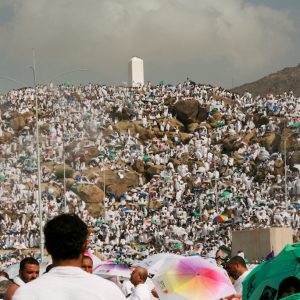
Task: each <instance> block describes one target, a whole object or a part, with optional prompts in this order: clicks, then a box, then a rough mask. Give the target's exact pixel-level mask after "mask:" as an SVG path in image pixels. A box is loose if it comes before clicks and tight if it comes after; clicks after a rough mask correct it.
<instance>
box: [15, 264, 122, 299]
mask: <svg viewBox="0 0 300 300" xmlns="http://www.w3.org/2000/svg"><path fill="white" fill-rule="evenodd" d="M27 299H28V300H29V299H30V300H53V299H55V300H67V299H72V300H83V299H89V300H116V299H118V300H125V299H126V298H125V296H124V295H123V294H122V292H121V290H120V289H119V288H118V287H117V286H116V285H115V284H114V283H112V282H110V281H108V280H106V279H103V278H101V277H99V276H97V275H93V274H89V273H87V272H85V271H83V270H82V269H81V268H79V267H55V268H53V269H51V270H50V271H49V272H48V273H46V274H44V275H42V276H40V277H39V278H37V279H35V280H33V281H31V282H29V283H27V284H26V285H24V286H22V287H20V288H18V289H17V291H16V293H15V294H14V296H13V300H27Z"/></svg>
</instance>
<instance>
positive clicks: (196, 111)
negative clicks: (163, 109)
mask: <svg viewBox="0 0 300 300" xmlns="http://www.w3.org/2000/svg"><path fill="white" fill-rule="evenodd" d="M172 112H173V114H174V115H175V116H176V118H177V119H178V120H179V121H180V122H182V123H183V124H184V125H185V126H187V125H189V124H191V123H201V122H203V121H205V120H206V119H207V113H208V110H207V108H206V107H202V106H201V105H200V103H199V102H198V101H197V100H186V101H183V100H181V101H178V102H177V103H175V105H174V106H173V108H172Z"/></svg>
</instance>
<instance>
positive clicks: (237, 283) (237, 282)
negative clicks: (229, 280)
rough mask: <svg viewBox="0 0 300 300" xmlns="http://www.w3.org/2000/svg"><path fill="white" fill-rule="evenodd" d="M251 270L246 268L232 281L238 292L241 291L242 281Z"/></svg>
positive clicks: (240, 292)
mask: <svg viewBox="0 0 300 300" xmlns="http://www.w3.org/2000/svg"><path fill="white" fill-rule="evenodd" d="M250 272H251V270H248V271H246V272H244V273H243V274H242V275H241V276H240V277H239V278H238V279H237V280H236V281H235V283H234V288H235V290H236V292H237V293H238V294H242V292H243V284H242V283H243V281H244V279H245V278H246V277H247V275H248V274H249V273H250Z"/></svg>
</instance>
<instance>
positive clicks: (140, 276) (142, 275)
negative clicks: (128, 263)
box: [130, 267, 148, 286]
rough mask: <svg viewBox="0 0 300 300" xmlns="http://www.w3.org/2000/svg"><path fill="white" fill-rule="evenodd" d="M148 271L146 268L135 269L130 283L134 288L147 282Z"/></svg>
mask: <svg viewBox="0 0 300 300" xmlns="http://www.w3.org/2000/svg"><path fill="white" fill-rule="evenodd" d="M147 277H148V271H147V270H146V269H145V268H141V267H138V268H135V269H134V270H133V271H132V273H131V276H130V281H131V283H132V284H133V285H134V286H137V285H139V284H141V283H144V282H145V281H146V280H147Z"/></svg>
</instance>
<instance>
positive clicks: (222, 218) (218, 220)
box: [213, 215, 228, 223]
mask: <svg viewBox="0 0 300 300" xmlns="http://www.w3.org/2000/svg"><path fill="white" fill-rule="evenodd" d="M227 220H228V216H227V215H219V216H216V217H214V219H213V223H222V222H224V221H227Z"/></svg>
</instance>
